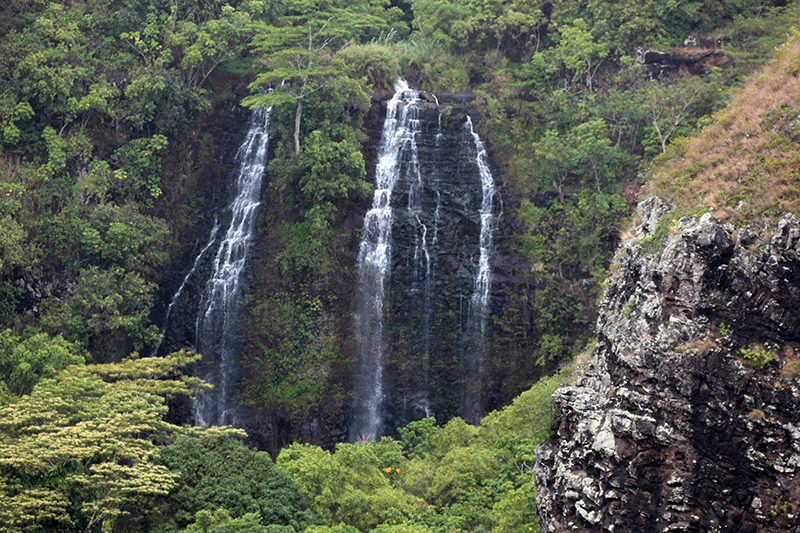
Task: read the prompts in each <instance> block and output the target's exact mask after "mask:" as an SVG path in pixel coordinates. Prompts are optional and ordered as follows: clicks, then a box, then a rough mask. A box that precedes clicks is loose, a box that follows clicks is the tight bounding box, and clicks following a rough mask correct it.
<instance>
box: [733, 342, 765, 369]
mask: <svg viewBox="0 0 800 533" xmlns="http://www.w3.org/2000/svg"><path fill="white" fill-rule="evenodd" d="M739 353H741V354H742V357H744V360H745V361H747V363H748V364H749V365H750V366H752V367H754V368H764V367H765V366H766V365H767V364H768V363H769V362H771V361H772V354H771V353H769V352H768V351H766V350H765V349H764V347H763V346H759V345H757V344H754V345H752V346H750V347H749V348H742V349H740V350H739Z"/></svg>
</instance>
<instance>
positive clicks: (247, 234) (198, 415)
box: [195, 107, 272, 425]
mask: <svg viewBox="0 0 800 533" xmlns="http://www.w3.org/2000/svg"><path fill="white" fill-rule="evenodd" d="M271 109H272V108H270V107H268V108H264V109H257V110H254V111H253V114H252V116H251V119H250V126H249V129H248V132H247V136H246V138H245V140H244V142H243V143H242V144H241V146H240V147H239V151H238V153H237V154H236V158H237V161H238V173H237V178H236V196H235V198H234V200H233V202H232V203H231V205H230V207H229V209H230V214H231V222H230V226H229V227H228V230H227V232H226V234H225V237H224V240H223V241H222V243H221V244H220V245H219V249H218V250H217V254H216V257H215V258H214V261H213V265H212V273H211V276H210V278H209V279H208V281H207V282H206V285H205V290H204V291H203V295H202V297H201V300H200V308H199V312H198V314H197V327H196V332H197V333H196V335H197V338H196V343H195V344H196V347H197V351H198V352H200V353H201V354H203V359H202V361H201V362H200V364H199V365H198V371H197V374H198V376H199V377H201V378H202V379H204V380H206V381H208V382H209V383H211V384H213V385H214V389H213V390H211V391H209V392H206V393H205V394H203V395H201V396H200V397H199V398H198V400H197V401H196V402H195V419H196V420H195V422H196V423H197V424H200V425H202V424H214V425H221V424H235V423H236V420H235V416H234V410H233V406H232V402H231V400H232V390H231V389H232V386H233V385H234V384H235V382H236V381H237V379H238V377H239V369H238V367H239V365H238V361H237V360H236V356H237V354H238V353H239V351H240V350H241V346H242V338H241V337H242V335H241V332H240V325H239V299H240V298H241V279H242V274H243V272H244V268H245V263H246V261H247V258H248V255H249V252H250V244H251V237H252V233H253V230H254V227H255V218H256V212H257V210H258V206H259V197H260V194H261V182H262V178H263V176H264V170H265V168H266V165H267V144H268V142H269V118H270V111H271ZM204 251H205V250H204ZM201 253H202V252H201Z"/></svg>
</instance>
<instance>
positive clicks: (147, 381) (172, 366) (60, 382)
mask: <svg viewBox="0 0 800 533" xmlns="http://www.w3.org/2000/svg"><path fill="white" fill-rule="evenodd" d="M199 358H200V356H199V355H195V354H193V353H190V352H177V353H174V354H172V355H170V356H168V357H164V358H150V359H129V360H126V361H124V362H122V363H117V364H109V365H91V366H70V367H69V368H68V369H67V370H65V371H63V372H61V373H59V374H58V375H56V376H55V377H53V378H48V379H44V380H42V381H41V382H39V383H38V384H37V385H36V386H35V387H34V388H33V390H32V392H31V394H29V395H25V396H22V397H20V398H18V399H17V400H16V401H15V402H14V403H11V404H9V405H6V406H5V407H3V408H0V501H1V502H2V505H0V532H3V533H5V532H12V531H13V532H16V531H23V530H24V531H53V530H57V529H61V528H67V529H71V530H77V529H80V530H83V531H85V532H87V533H88V532H92V531H107V530H109V529H110V526H111V524H112V523H113V521H114V520H115V519H116V518H117V517H119V516H121V515H123V514H125V513H127V510H126V509H125V506H126V504H129V503H131V502H132V500H134V499H135V498H139V497H147V496H153V495H157V494H167V493H168V492H169V490H170V489H171V488H173V487H174V486H175V485H176V479H177V478H178V475H177V474H175V473H172V472H170V471H169V469H168V468H167V467H165V466H163V465H160V464H157V463H156V462H155V461H154V460H155V458H156V456H157V454H158V445H159V444H160V443H162V442H164V441H165V440H166V439H169V438H170V437H171V436H173V435H175V434H178V433H181V432H182V431H183V430H182V429H181V428H179V427H177V426H174V425H171V424H168V423H166V422H164V420H163V417H164V415H166V413H167V407H166V405H165V404H164V397H165V396H174V395H189V394H193V393H194V392H197V391H199V390H201V389H202V388H204V387H205V385H204V384H203V383H202V382H201V381H200V380H199V379H196V378H189V377H185V376H182V375H181V374H180V368H182V367H184V366H186V365H188V364H190V363H192V362H194V361H197V360H198V359H199Z"/></svg>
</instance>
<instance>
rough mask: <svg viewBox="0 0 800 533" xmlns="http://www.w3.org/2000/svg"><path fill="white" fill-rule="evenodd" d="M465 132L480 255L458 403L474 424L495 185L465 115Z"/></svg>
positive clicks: (488, 286) (478, 406) (483, 360)
mask: <svg viewBox="0 0 800 533" xmlns="http://www.w3.org/2000/svg"><path fill="white" fill-rule="evenodd" d="M465 127H466V128H467V131H468V132H469V134H470V136H471V137H472V139H473V141H474V142H475V165H476V166H477V168H478V173H479V174H480V179H481V194H482V196H481V210H480V216H481V229H480V257H479V259H478V274H477V276H476V277H475V290H474V292H473V293H472V298H471V300H470V304H469V305H470V310H469V320H468V322H467V332H466V336H467V343H466V349H465V352H464V356H463V362H462V365H463V369H464V370H463V372H464V383H465V386H464V389H463V396H462V402H461V416H462V417H463V418H464V420H466V421H467V422H469V423H471V424H477V423H478V421H479V420H480V418H481V415H482V414H483V413H482V412H481V400H482V389H483V376H484V365H485V363H486V326H487V322H488V318H489V295H490V289H491V281H492V268H491V263H490V259H491V256H492V254H493V252H494V230H495V225H496V224H495V216H494V213H493V207H494V206H493V201H494V195H495V185H494V178H493V177H492V173H491V171H490V170H489V162H488V161H487V155H486V146H485V145H484V143H483V141H482V140H481V138H480V136H479V135H478V134H477V133H475V130H474V129H473V127H472V119H471V118H470V117H469V116H467V123H466V126H465Z"/></svg>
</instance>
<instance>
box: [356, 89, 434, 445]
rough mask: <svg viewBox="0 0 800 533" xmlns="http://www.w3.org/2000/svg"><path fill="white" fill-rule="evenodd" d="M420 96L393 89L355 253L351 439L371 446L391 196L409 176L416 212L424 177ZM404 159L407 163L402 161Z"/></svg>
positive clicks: (378, 400)
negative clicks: (419, 139)
mask: <svg viewBox="0 0 800 533" xmlns="http://www.w3.org/2000/svg"><path fill="white" fill-rule="evenodd" d="M420 102H421V100H420V98H419V93H417V92H416V91H412V90H411V89H410V88H409V87H408V85H407V84H406V82H405V81H404V80H399V81H398V82H397V84H396V85H395V94H394V96H393V97H392V99H391V100H390V101H389V103H388V106H387V109H386V119H385V121H384V126H383V132H382V134H381V145H380V150H379V153H378V164H377V169H376V173H375V193H374V196H373V201H372V207H371V208H370V210H369V211H368V212H367V214H366V216H365V218H364V231H363V234H362V240H361V245H360V247H359V252H358V294H357V296H356V343H357V350H358V352H357V357H358V360H357V365H358V366H357V374H356V376H355V380H354V385H355V392H356V395H357V399H356V407H355V410H354V414H353V421H352V424H351V425H352V429H351V433H350V437H351V439H358V438H363V439H369V440H374V439H375V438H377V437H378V435H379V432H380V430H381V412H380V411H381V408H382V402H383V365H384V361H383V348H384V345H383V343H384V338H383V325H384V324H383V319H384V297H385V290H386V278H387V276H388V274H389V267H390V262H391V257H392V250H391V235H392V222H393V213H392V206H391V199H392V193H393V192H394V188H395V185H396V184H397V182H398V181H399V180H400V178H401V176H403V175H405V176H410V181H411V183H412V184H413V185H412V191H411V193H410V194H409V204H408V209H409V211H412V212H413V211H414V209H417V208H418V207H417V206H416V205H415V202H414V197H415V194H414V191H413V189H414V188H415V187H416V192H417V194H416V196H418V195H419V192H420V190H419V189H420V188H421V184H422V176H421V174H420V169H419V160H418V158H417V144H416V136H417V134H418V133H419V120H418V118H417V107H418V105H419V103H420ZM403 155H406V156H407V158H406V160H403Z"/></svg>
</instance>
